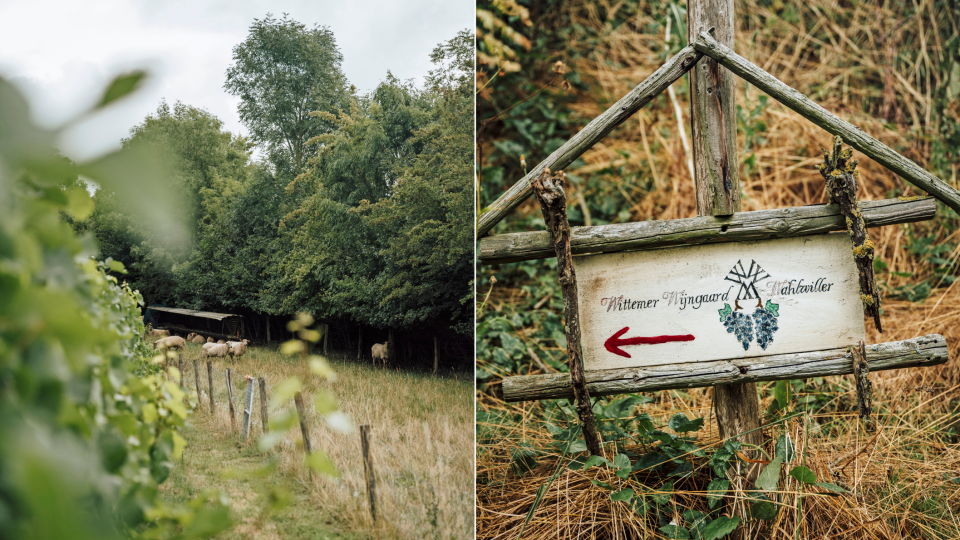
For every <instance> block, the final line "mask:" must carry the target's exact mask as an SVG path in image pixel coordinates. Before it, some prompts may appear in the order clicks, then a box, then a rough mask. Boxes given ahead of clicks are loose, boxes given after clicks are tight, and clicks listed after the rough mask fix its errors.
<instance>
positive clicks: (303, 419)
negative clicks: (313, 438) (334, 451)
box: [293, 392, 313, 454]
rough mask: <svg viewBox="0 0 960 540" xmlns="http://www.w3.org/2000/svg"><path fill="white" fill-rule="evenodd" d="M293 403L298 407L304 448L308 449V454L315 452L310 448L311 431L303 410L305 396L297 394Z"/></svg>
mask: <svg viewBox="0 0 960 540" xmlns="http://www.w3.org/2000/svg"><path fill="white" fill-rule="evenodd" d="M293 402H294V403H296V405H297V417H298V418H300V433H301V434H302V435H303V447H304V448H305V449H306V451H307V454H309V453H310V452H312V451H313V449H312V448H311V447H310V430H309V429H307V415H306V413H305V412H304V408H303V396H302V395H300V392H297V393H296V395H294V396H293Z"/></svg>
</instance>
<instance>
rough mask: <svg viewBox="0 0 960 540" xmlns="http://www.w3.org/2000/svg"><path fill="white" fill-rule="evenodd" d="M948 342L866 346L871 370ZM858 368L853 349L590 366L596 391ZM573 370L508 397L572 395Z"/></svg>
mask: <svg viewBox="0 0 960 540" xmlns="http://www.w3.org/2000/svg"><path fill="white" fill-rule="evenodd" d="M947 354H948V351H947V342H946V340H945V339H944V338H943V336H941V335H939V334H930V335H927V336H923V337H917V338H913V339H907V340H904V341H893V342H890V343H878V344H876V345H868V346H867V363H869V364H870V372H871V373H872V372H874V371H883V370H887V369H901V368H909V367H925V366H935V365H938V364H943V363H945V362H946V361H947V358H948V356H947ZM850 373H853V357H852V356H851V355H850V352H849V350H848V349H846V348H844V349H830V350H826V351H817V352H808V353H795V354H780V355H774V356H760V357H755V358H744V359H737V360H717V361H713V362H689V363H684V364H670V365H664V366H650V367H639V368H624V369H607V370H602V371H587V372H586V376H587V390H588V391H589V392H590V395H591V396H605V395H612V394H626V393H632V392H650V391H653V390H669V389H672V388H697V387H701V386H714V385H718V384H727V383H732V382H751V381H775V380H782V379H805V378H808V377H826V376H829V375H848V374H850ZM572 397H573V389H572V387H571V386H570V375H569V374H567V373H560V374H551V375H526V376H517V377H507V378H505V379H503V399H505V400H506V401H531V400H537V399H564V398H568V399H569V398H572Z"/></svg>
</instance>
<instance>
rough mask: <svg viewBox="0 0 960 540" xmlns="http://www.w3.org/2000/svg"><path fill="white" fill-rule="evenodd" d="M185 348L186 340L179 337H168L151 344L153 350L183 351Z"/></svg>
mask: <svg viewBox="0 0 960 540" xmlns="http://www.w3.org/2000/svg"><path fill="white" fill-rule="evenodd" d="M186 346H187V340H185V339H183V338H182V337H180V336H170V337H165V338H160V339H158V340H156V341H154V342H153V350H157V349H159V350H163V349H183V348H184V347H186Z"/></svg>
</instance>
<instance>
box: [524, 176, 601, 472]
mask: <svg viewBox="0 0 960 540" xmlns="http://www.w3.org/2000/svg"><path fill="white" fill-rule="evenodd" d="M563 180H564V174H563V171H560V172H558V173H557V174H556V175H553V176H551V175H550V169H547V168H545V169H543V173H541V174H540V176H538V177H536V178H534V179H533V182H531V183H530V185H531V187H532V188H533V194H534V195H536V196H537V201H538V202H539V203H540V212H541V213H542V214H543V220H544V222H545V223H546V224H547V231H548V232H549V233H550V238H551V240H552V241H553V247H554V251H555V253H556V254H557V270H558V272H559V274H560V276H559V279H558V281H559V282H560V292H561V293H562V294H563V326H564V330H565V332H566V337H567V361H568V363H569V366H570V385H571V386H572V387H573V396H574V401H575V405H576V409H577V416H578V417H579V418H580V429H581V430H582V431H583V440H584V442H586V443H587V450H589V451H590V453H591V454H593V455H595V456H602V455H603V452H602V450H601V448H600V436H599V434H598V433H597V423H596V419H595V418H594V417H593V406H592V405H591V403H590V392H589V391H588V390H587V382H586V376H585V375H584V373H583V353H582V351H581V350H580V307H579V301H578V299H577V274H576V272H575V271H574V268H573V254H572V252H571V251H570V222H569V221H567V195H566V193H564V192H563Z"/></svg>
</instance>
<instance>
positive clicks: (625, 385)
mask: <svg viewBox="0 0 960 540" xmlns="http://www.w3.org/2000/svg"><path fill="white" fill-rule="evenodd" d="M731 17H732V14H731ZM703 56H708V57H709V58H711V59H712V60H714V61H716V62H717V63H718V64H720V65H722V66H723V67H725V68H727V69H729V70H730V71H731V72H733V73H734V74H736V75H738V76H740V77H741V78H743V79H744V80H746V81H748V82H750V83H752V84H754V85H755V86H757V87H758V88H760V89H761V90H763V91H764V92H766V93H767V94H769V95H770V96H772V97H774V98H775V99H777V100H778V101H779V102H780V103H782V104H783V105H785V106H787V107H788V108H790V109H793V110H794V111H796V112H797V113H799V114H800V115H801V116H803V117H804V118H807V119H808V120H810V121H811V122H813V123H814V124H816V125H818V126H820V127H821V128H823V129H825V130H826V131H828V132H830V133H831V134H833V135H835V136H839V137H842V138H843V140H844V141H845V142H846V143H847V144H849V145H850V146H852V147H853V148H855V149H857V150H859V151H860V152H862V153H863V154H865V155H867V156H869V157H871V158H873V159H874V160H875V161H877V162H878V163H880V164H881V165H883V166H884V167H886V168H887V169H889V170H891V171H893V172H894V173H896V174H897V175H899V176H900V177H902V178H903V179H905V180H907V181H908V182H910V183H912V184H913V185H915V186H917V187H918V188H920V189H922V190H924V191H925V192H927V193H929V194H930V195H932V196H933V197H934V198H936V199H937V200H940V201H941V202H943V203H944V204H946V205H947V206H949V207H950V208H952V209H954V210H955V211H958V212H960V192H958V191H957V190H956V189H954V188H953V187H951V186H950V185H948V184H946V183H945V182H943V181H942V180H941V179H939V178H937V177H935V176H933V175H932V174H930V173H929V172H927V171H925V170H924V169H922V168H921V167H919V166H918V165H917V164H916V163H914V162H912V161H910V160H909V159H907V158H905V157H904V156H902V155H900V154H899V153H897V152H896V151H894V150H893V149H891V148H889V147H887V146H885V145H884V144H883V143H881V142H880V141H878V140H876V139H874V138H873V137H870V136H869V135H867V134H866V133H865V132H863V130H861V129H859V128H857V127H856V126H854V125H852V124H850V123H848V122H846V121H844V120H841V119H840V118H838V117H836V116H835V115H833V114H831V113H830V112H828V111H826V110H825V109H823V108H822V107H820V106H819V105H817V104H816V103H814V102H813V101H811V100H810V99H809V98H807V97H806V96H804V95H802V94H801V93H799V92H798V91H796V90H794V89H792V88H790V87H788V86H787V85H785V84H784V83H783V82H781V81H779V80H778V79H776V78H775V77H774V76H773V75H770V74H769V73H767V72H765V71H764V70H762V69H761V68H759V67H757V66H756V65H754V64H752V63H750V62H749V61H747V60H745V59H744V58H742V57H740V56H738V55H737V54H735V53H734V52H733V51H732V50H731V49H730V48H729V47H727V46H725V45H723V44H721V43H719V42H718V41H717V40H716V39H714V37H713V36H712V35H711V34H710V33H709V32H701V33H699V35H698V36H697V38H696V40H695V42H694V43H693V44H691V45H689V46H687V47H685V48H684V49H682V50H681V51H680V52H679V53H678V54H676V55H674V56H673V57H672V58H670V59H669V60H668V61H667V62H666V63H665V64H664V65H663V66H662V67H661V68H660V69H658V70H657V71H655V72H654V73H653V74H652V75H651V76H650V77H648V78H647V79H646V80H644V81H643V82H642V83H641V84H640V85H638V86H637V87H636V88H635V89H634V90H633V91H631V92H630V93H629V94H627V95H626V96H624V97H623V98H622V99H620V100H619V101H618V102H617V103H615V104H614V105H613V106H612V107H610V108H609V109H608V110H607V111H606V112H604V113H603V114H601V115H600V116H598V117H597V118H596V119H594V120H593V121H592V122H590V123H589V124H588V125H587V126H586V127H585V128H584V129H582V130H581V131H580V132H579V133H577V134H576V135H575V136H574V137H572V138H571V139H570V140H569V141H567V143H565V144H564V145H562V146H561V147H560V148H559V149H558V150H556V151H555V152H554V153H553V154H551V155H550V156H549V157H548V158H547V159H545V160H544V161H543V162H541V163H540V164H538V165H537V166H536V167H534V168H533V170H531V171H530V173H528V174H527V175H526V176H524V178H523V179H521V180H520V181H519V182H517V183H516V184H515V185H514V186H512V187H511V188H510V189H509V190H508V191H507V192H506V193H504V194H503V195H502V196H501V197H500V198H498V199H497V200H496V201H495V202H494V203H493V204H491V205H490V207H488V208H487V210H486V211H485V212H484V213H483V214H482V215H481V216H480V219H479V221H478V228H477V236H478V238H479V246H478V258H479V260H480V262H481V264H499V263H505V262H516V261H523V260H531V259H541V258H547V257H551V256H553V253H552V251H553V247H554V246H553V244H552V242H551V236H550V234H548V233H546V232H534V233H514V234H504V235H496V236H488V237H484V235H486V234H488V233H489V232H490V230H491V229H492V228H493V226H495V225H496V224H497V223H498V222H499V221H501V220H502V219H503V218H504V217H505V215H506V214H507V213H508V212H509V211H511V210H512V209H514V208H516V207H517V206H518V205H519V204H520V203H521V202H523V200H524V199H526V197H528V196H529V195H530V194H531V192H532V189H531V183H532V182H533V181H534V179H536V178H538V177H540V176H541V175H542V174H543V173H544V171H545V170H550V169H553V170H559V169H563V168H564V167H566V166H567V165H569V164H570V163H572V162H573V161H574V160H575V159H577V158H578V157H579V156H580V155H582V154H583V153H584V152H585V151H586V150H588V149H589V148H590V147H592V146H593V145H594V144H596V143H597V142H598V141H600V140H601V139H602V138H603V137H604V136H606V135H607V134H608V133H610V131H612V130H613V129H614V128H615V127H616V126H618V125H619V124H620V123H622V122H623V121H625V120H626V119H627V118H629V117H630V116H631V115H632V114H633V113H635V112H637V111H638V110H639V109H640V108H642V107H643V106H644V105H646V104H647V103H649V102H650V101H651V100H652V99H653V98H654V97H655V96H656V95H657V94H659V93H660V92H661V91H663V90H664V89H666V88H667V87H668V86H669V85H670V84H672V83H673V82H675V81H676V80H677V79H679V78H680V77H682V76H683V75H684V74H685V73H686V72H687V71H689V70H690V69H691V68H693V67H694V66H696V65H697V64H698V62H699V61H700V60H701V58H702V57H703ZM736 208H737V209H739V204H737V205H736ZM859 208H860V211H861V212H862V214H863V218H864V221H865V224H866V226H867V227H877V226H882V225H893V224H901V223H911V222H916V221H923V220H927V219H932V218H933V217H935V215H936V205H935V203H934V201H933V199H930V198H898V199H887V200H882V201H870V202H863V203H861V204H860V205H859ZM846 228H847V227H846V224H845V222H844V217H843V216H842V215H841V214H840V211H839V209H838V208H837V207H836V206H835V205H815V206H808V207H799V208H782V209H777V210H762V211H755V212H736V213H732V214H731V215H726V216H701V217H697V218H689V219H678V220H669V221H647V222H640V223H628V224H618V225H605V226H601V227H576V228H573V229H572V231H571V234H570V242H569V246H570V250H571V252H572V253H574V254H584V253H608V252H616V251H624V250H630V251H637V250H649V249H656V248H662V247H668V246H680V245H698V244H708V243H716V242H734V241H743V240H756V239H767V238H785V237H793V236H804V235H811V234H825V233H829V232H832V231H842V230H846ZM850 345H851V346H852V345H854V344H852V343H851V344H850ZM947 359H948V351H947V344H946V340H945V339H944V338H943V336H940V335H936V334H932V335H928V336H922V337H917V338H913V339H909V340H903V341H896V342H889V343H879V344H874V345H868V346H867V347H866V360H867V363H868V364H869V367H870V370H871V371H879V370H885V369H899V368H907V367H921V366H933V365H938V364H943V363H945V362H946V361H947ZM853 372H854V366H853V354H852V353H851V352H850V350H849V349H848V348H839V349H829V350H822V351H815V352H809V353H798V354H787V355H771V356H760V357H753V358H748V359H743V360H723V361H713V362H687V363H678V364H673V365H667V366H651V367H642V368H623V369H609V370H595V371H589V372H586V373H585V382H586V388H587V390H588V391H589V393H590V394H592V395H611V394H619V393H630V392H640V391H651V390H662V389H670V388H692V387H702V386H714V385H723V384H730V383H736V382H751V381H768V380H781V379H795V378H806V377H818V376H828V375H845V374H851V373H853ZM503 394H504V399H505V400H506V401H527V400H537V399H557V398H570V397H572V396H573V394H574V392H573V387H572V384H571V377H570V375H569V374H555V375H527V376H515V377H506V378H504V381H503Z"/></svg>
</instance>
